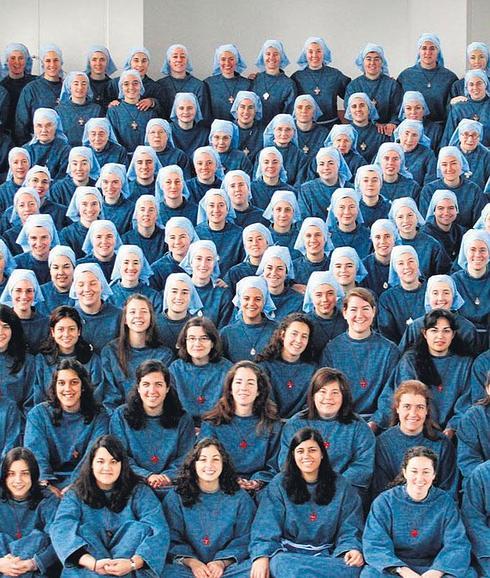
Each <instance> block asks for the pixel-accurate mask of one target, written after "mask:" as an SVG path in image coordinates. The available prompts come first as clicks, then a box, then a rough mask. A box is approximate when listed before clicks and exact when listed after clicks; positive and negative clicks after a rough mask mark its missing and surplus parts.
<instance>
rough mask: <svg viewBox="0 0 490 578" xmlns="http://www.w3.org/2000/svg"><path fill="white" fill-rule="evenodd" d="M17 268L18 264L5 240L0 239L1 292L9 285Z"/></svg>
mask: <svg viewBox="0 0 490 578" xmlns="http://www.w3.org/2000/svg"><path fill="white" fill-rule="evenodd" d="M15 268H16V263H15V261H14V258H13V257H12V253H11V252H10V250H9V248H8V247H7V245H6V244H5V241H4V240H3V239H0V291H3V290H4V289H5V287H6V285H7V280H8V278H9V276H10V275H11V274H12V271H13V270H14V269H15Z"/></svg>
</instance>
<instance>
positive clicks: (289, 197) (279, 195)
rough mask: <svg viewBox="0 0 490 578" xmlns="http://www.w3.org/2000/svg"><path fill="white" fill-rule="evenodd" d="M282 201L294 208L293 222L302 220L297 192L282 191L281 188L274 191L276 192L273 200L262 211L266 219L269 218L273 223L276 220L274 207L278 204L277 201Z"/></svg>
mask: <svg viewBox="0 0 490 578" xmlns="http://www.w3.org/2000/svg"><path fill="white" fill-rule="evenodd" d="M281 201H285V202H286V203H289V204H290V205H291V207H292V208H293V220H292V222H293V223H297V222H298V221H301V210H300V208H299V204H298V200H297V198H296V193H293V192H292V191H280V190H278V191H275V192H274V194H273V195H272V197H271V200H270V201H269V204H268V205H267V207H266V208H265V210H264V212H263V213H262V216H263V217H264V219H267V220H268V221H270V222H271V223H273V222H274V207H275V206H276V205H277V203H280V202H281Z"/></svg>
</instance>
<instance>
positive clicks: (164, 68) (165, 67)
mask: <svg viewBox="0 0 490 578" xmlns="http://www.w3.org/2000/svg"><path fill="white" fill-rule="evenodd" d="M177 48H180V49H182V50H183V51H184V52H185V55H186V57H187V64H186V66H185V70H186V72H189V73H190V72H192V64H191V58H190V56H189V51H188V50H187V48H186V47H185V46H184V45H183V44H172V45H171V46H169V47H168V48H167V52H166V53H165V60H164V61H163V64H162V68H161V69H160V72H162V73H163V74H170V64H169V62H170V58H171V56H172V52H173V51H174V50H176V49H177Z"/></svg>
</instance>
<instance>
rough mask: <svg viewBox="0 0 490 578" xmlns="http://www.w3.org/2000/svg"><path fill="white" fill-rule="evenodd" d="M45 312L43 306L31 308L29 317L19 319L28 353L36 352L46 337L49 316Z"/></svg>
mask: <svg viewBox="0 0 490 578" xmlns="http://www.w3.org/2000/svg"><path fill="white" fill-rule="evenodd" d="M45 313H47V312H46V310H45V308H44V307H40V308H39V309H32V314H31V317H30V318H29V319H21V320H20V323H21V325H22V329H23V330H24V337H25V340H26V345H27V351H29V353H32V354H36V353H37V352H38V351H39V348H40V347H41V345H42V344H43V343H44V341H45V340H46V338H47V337H48V331H49V318H48V316H47V315H45Z"/></svg>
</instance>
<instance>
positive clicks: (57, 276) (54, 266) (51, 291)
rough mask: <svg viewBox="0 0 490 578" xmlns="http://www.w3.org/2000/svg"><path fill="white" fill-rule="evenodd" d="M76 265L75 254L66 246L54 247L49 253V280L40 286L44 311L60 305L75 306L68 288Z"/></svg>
mask: <svg viewBox="0 0 490 578" xmlns="http://www.w3.org/2000/svg"><path fill="white" fill-rule="evenodd" d="M76 263H77V258H76V257H75V253H74V252H73V251H72V249H71V248H70V247H67V246H66V245H56V247H53V248H52V249H51V251H50V252H49V257H48V266H49V275H50V279H51V280H50V281H48V282H47V283H44V285H42V286H41V291H42V294H43V297H44V305H45V308H46V311H53V309H55V308H56V307H59V306H61V305H68V306H70V307H71V306H72V305H74V304H75V301H74V300H73V299H71V298H70V288H71V286H72V283H73V272H74V271H75V266H76Z"/></svg>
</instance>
